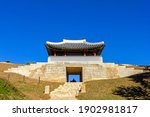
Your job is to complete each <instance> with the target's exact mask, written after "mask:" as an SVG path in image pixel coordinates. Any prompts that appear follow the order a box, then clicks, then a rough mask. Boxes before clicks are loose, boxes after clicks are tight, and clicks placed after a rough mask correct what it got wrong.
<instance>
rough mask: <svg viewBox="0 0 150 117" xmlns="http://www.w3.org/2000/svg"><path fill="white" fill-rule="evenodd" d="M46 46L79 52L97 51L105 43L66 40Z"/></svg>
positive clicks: (48, 43)
mask: <svg viewBox="0 0 150 117" xmlns="http://www.w3.org/2000/svg"><path fill="white" fill-rule="evenodd" d="M46 45H47V46H48V47H50V48H54V49H65V50H67V49H70V50H79V49H97V48H101V47H103V46H104V42H97V43H89V42H86V40H77V41H76V40H68V41H67V40H64V41H63V42H58V43H54V42H47V43H46Z"/></svg>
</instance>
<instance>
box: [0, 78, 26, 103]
mask: <svg viewBox="0 0 150 117" xmlns="http://www.w3.org/2000/svg"><path fill="white" fill-rule="evenodd" d="M16 99H17V100H18V99H19V100H20V99H27V97H26V96H25V95H24V94H23V93H21V92H20V91H18V90H17V88H15V87H14V86H13V85H12V84H11V83H9V82H7V81H6V80H4V79H0V100H16Z"/></svg>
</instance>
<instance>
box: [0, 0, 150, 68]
mask: <svg viewBox="0 0 150 117" xmlns="http://www.w3.org/2000/svg"><path fill="white" fill-rule="evenodd" d="M149 6H150V1H149V0H0V61H5V60H10V61H11V62H13V63H26V62H27V61H30V62H37V61H39V62H40V61H41V62H42V61H43V62H46V61H47V52H46V49H45V42H46V41H55V42H57V41H62V40H63V38H68V39H81V38H86V39H87V41H89V42H97V41H104V42H105V44H106V47H105V49H104V51H103V53H102V55H103V58H104V61H105V62H115V63H129V64H139V65H150V54H149V53H150V52H149V51H150V7H149Z"/></svg>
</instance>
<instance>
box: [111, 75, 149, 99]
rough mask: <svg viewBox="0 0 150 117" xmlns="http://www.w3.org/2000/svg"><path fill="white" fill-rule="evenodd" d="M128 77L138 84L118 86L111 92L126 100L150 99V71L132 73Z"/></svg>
mask: <svg viewBox="0 0 150 117" xmlns="http://www.w3.org/2000/svg"><path fill="white" fill-rule="evenodd" d="M129 78H131V80H132V81H134V82H135V83H140V86H130V87H125V86H120V87H117V88H116V89H115V90H114V91H113V94H115V95H120V96H122V97H125V98H126V99H128V100H150V72H146V73H141V74H136V75H132V76H130V77H129Z"/></svg>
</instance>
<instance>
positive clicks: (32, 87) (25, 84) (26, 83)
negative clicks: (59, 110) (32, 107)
mask: <svg viewBox="0 0 150 117" xmlns="http://www.w3.org/2000/svg"><path fill="white" fill-rule="evenodd" d="M17 66H18V65H13V64H4V63H0V79H1V80H4V81H7V82H9V83H8V84H11V85H13V86H14V87H15V88H16V89H17V90H18V92H21V93H22V94H23V95H24V99H32V100H42V99H49V98H50V97H49V95H45V94H44V87H45V86H46V85H49V86H50V90H51V91H52V90H54V89H55V88H57V87H58V86H59V85H60V84H62V83H56V82H48V81H40V83H38V80H35V79H31V78H27V77H24V76H22V75H19V74H14V73H4V72H3V71H4V70H7V69H8V68H11V67H17ZM0 94H1V92H0ZM8 99H11V98H9V96H8ZM17 99H18V98H17Z"/></svg>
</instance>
